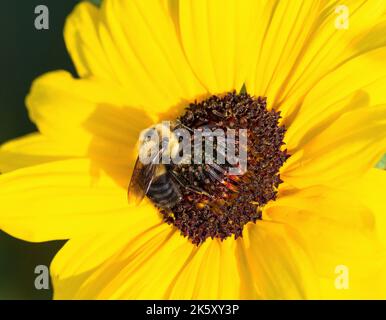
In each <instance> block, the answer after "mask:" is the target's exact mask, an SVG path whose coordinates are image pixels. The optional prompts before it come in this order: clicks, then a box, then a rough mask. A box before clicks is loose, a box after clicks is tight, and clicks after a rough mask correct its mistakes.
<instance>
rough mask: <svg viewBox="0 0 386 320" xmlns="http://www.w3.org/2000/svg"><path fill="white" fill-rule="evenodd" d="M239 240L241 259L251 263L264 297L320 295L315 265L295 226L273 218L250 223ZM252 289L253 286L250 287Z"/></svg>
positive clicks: (259, 295)
mask: <svg viewBox="0 0 386 320" xmlns="http://www.w3.org/2000/svg"><path fill="white" fill-rule="evenodd" d="M238 242H239V248H238V250H239V254H241V255H245V257H244V258H243V259H241V262H240V263H247V265H248V266H249V271H250V273H251V276H252V279H253V280H252V281H253V286H254V290H255V291H256V294H257V296H258V297H259V298H262V299H310V298H317V297H318V290H319V288H318V283H317V277H316V272H315V270H314V266H313V264H312V262H311V260H310V257H309V254H308V252H307V250H306V247H305V245H304V243H303V242H302V241H301V240H300V237H299V235H298V234H297V232H295V231H294V229H293V228H290V227H289V226H286V225H284V224H281V223H276V222H271V221H258V222H257V223H256V224H248V225H247V227H246V228H245V229H244V232H243V240H241V239H240V240H238ZM249 290H251V289H249Z"/></svg>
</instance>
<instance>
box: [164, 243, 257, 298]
mask: <svg viewBox="0 0 386 320" xmlns="http://www.w3.org/2000/svg"><path fill="white" fill-rule="evenodd" d="M236 250H237V247H236V244H235V241H234V239H232V238H230V239H227V240H225V241H222V242H220V240H218V239H214V240H206V241H205V242H204V243H203V244H202V245H201V246H200V247H199V248H196V249H195V251H194V252H193V254H192V256H191V257H190V259H189V261H187V262H186V264H185V265H184V267H183V268H182V269H181V272H180V273H179V274H178V276H177V277H176V278H175V279H174V281H173V283H172V285H171V286H170V290H169V292H168V295H167V298H170V299H239V298H241V295H242V294H244V295H245V296H247V295H249V292H241V290H242V283H243V281H244V273H243V271H242V270H240V268H239V266H238V261H237V256H236Z"/></svg>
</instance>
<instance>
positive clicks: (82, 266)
mask: <svg viewBox="0 0 386 320" xmlns="http://www.w3.org/2000/svg"><path fill="white" fill-rule="evenodd" d="M339 5H340V3H339V1H333V0H320V1H317V0H315V1H306V0H305V1H300V0H299V1H284V0H283V1H274V0H259V1H256V0H241V1H239V0H238V1H236V0H233V1H232V0H210V1H205V0H186V1H177V0H170V1H168V0H163V1H161V0H160V1H139V0H138V1H134V0H126V1H124V0H104V1H103V2H102V5H101V7H97V6H95V5H93V4H91V3H89V2H82V3H80V4H78V5H77V6H76V8H75V9H74V11H73V12H72V13H71V15H70V16H69V17H68V19H67V22H66V25H65V29H64V37H65V42H66V45H67V48H68V51H69V53H70V55H71V57H72V60H73V62H74V64H75V66H76V70H77V76H73V75H71V74H70V73H69V72H66V71H55V72H50V73H48V74H45V75H43V76H41V77H39V78H38V79H36V80H35V81H34V83H33V85H32V88H31V91H30V93H29V95H28V97H27V99H26V104H27V107H28V112H29V116H30V118H31V120H32V121H33V122H34V123H35V124H36V126H37V127H38V131H39V132H37V133H32V134H30V135H28V136H25V137H22V138H19V139H16V140H14V141H11V142H8V143H6V144H5V145H3V146H2V147H1V149H0V171H1V172H2V174H1V176H0V208H1V211H0V212H1V213H0V227H1V229H2V230H4V231H5V232H7V233H9V234H11V235H12V236H14V237H17V238H20V239H24V240H27V241H33V242H42V241H50V240H57V239H65V240H68V241H67V242H66V244H65V245H64V246H63V247H62V248H61V249H60V251H59V252H58V253H57V255H56V257H55V258H54V260H53V261H52V264H51V268H50V269H51V276H52V281H53V286H54V297H55V298H57V299H299V298H300V299H313V298H327V299H336V298H338V299H339V298H342V299H346V298H360V299H361V298H371V299H372V298H386V276H385V275H384V271H385V261H386V260H385V259H386V254H385V253H386V251H385V250H384V246H385V244H386V237H385V234H386V233H385V230H386V217H385V213H386V203H385V200H384V194H383V193H384V190H385V189H386V172H385V171H382V170H379V169H376V168H374V166H375V164H376V163H377V161H378V160H379V159H380V158H381V157H382V155H383V154H384V152H385V151H386V135H385V132H386V95H385V92H386V64H385V61H386V40H385V36H384V35H385V34H386V14H385V12H386V10H385V1H383V0H371V1H366V0H346V1H345V6H346V7H345V8H346V9H347V11H348V12H349V15H348V16H347V17H346V18H347V19H349V20H348V21H349V25H348V28H340V27H339V21H340V14H341V13H340V12H339V10H337V8H338V6H339ZM340 7H341V6H340ZM211 108H212V109H211ZM214 109H215V110H216V112H220V113H221V112H222V113H223V115H224V114H225V116H224V118H225V121H226V123H227V124H231V123H232V125H236V126H238V127H241V126H242V123H244V124H246V123H247V124H248V126H249V127H250V129H251V130H252V131H253V132H252V138H253V137H258V138H256V139H255V140H254V145H253V148H254V150H255V151H254V152H252V153H251V157H252V158H251V159H249V161H250V162H249V163H250V164H251V165H252V167H251V168H253V170H252V174H251V176H249V178H248V179H244V176H241V177H240V180H241V181H242V182H243V183H242V186H243V187H242V188H239V189H238V191H237V194H238V196H237V197H236V198H235V197H230V199H225V202H226V206H225V205H223V206H222V207H221V208H222V210H221V212H220V213H219V212H217V211H213V210H214V209H213V210H212V209H211V208H210V207H209V209H208V207H207V206H204V208H206V209H204V208H202V207H197V206H196V204H197V203H196V201H198V200H197V199H195V198H194V197H192V194H190V197H189V196H187V197H184V199H183V200H182V202H181V204H179V205H178V207H176V208H175V209H173V210H174V212H173V215H171V216H170V215H169V216H168V215H167V214H165V213H164V212H162V210H159V209H157V208H156V206H154V205H153V203H152V202H151V201H150V200H149V199H145V200H144V201H143V202H142V203H141V204H140V205H135V204H131V203H129V204H128V202H127V188H128V185H129V181H130V177H131V173H132V171H133V167H134V163H135V160H136V157H137V148H136V144H137V140H138V136H139V133H140V132H141V131H142V130H143V129H145V128H148V127H149V126H151V125H153V124H155V123H159V122H161V121H163V120H175V119H177V118H178V119H182V120H183V121H187V123H188V122H189V121H190V122H189V123H190V124H191V125H194V124H195V123H196V122H194V121H193V120H194V119H199V118H200V119H201V118H202V119H204V120H205V119H206V120H207V121H212V120H213V119H214V118H213V117H214V115H213V114H214V113H213V112H212V113H210V112H209V111H210V110H214ZM227 110H228V111H229V110H230V111H229V112H231V113H232V112H233V118H230V117H229V116H228V114H229V113H226V112H225V111H227ZM224 112H225V113H224ZM237 114H241V116H240V117H237V116H235V115H237ZM245 117H247V118H245ZM248 117H249V118H248ZM192 119H193V120H192ZM232 119H233V120H232ZM245 119H246V120H247V121H245ZM243 121H244V122H243ZM210 184H211V185H212V187H213V193H214V194H215V195H218V196H220V191H219V190H221V188H220V186H219V185H218V184H216V183H214V182H212V183H210ZM248 185H249V187H248ZM251 203H253V206H251V205H250V204H251ZM189 208H190V209H189ZM219 216H221V217H222V218H221V219H220V218H219ZM229 217H231V218H229ZM342 266H343V267H345V268H346V269H347V270H348V273H347V274H346V276H347V277H348V280H347V281H348V282H347V285H346V286H345V287H344V288H341V287H339V285H337V279H338V280H339V276H340V275H339V274H337V273H336V272H337V270H340V269H339V268H340V267H342Z"/></svg>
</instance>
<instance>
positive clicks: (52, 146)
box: [0, 133, 76, 173]
mask: <svg viewBox="0 0 386 320" xmlns="http://www.w3.org/2000/svg"><path fill="white" fill-rule="evenodd" d="M74 156H76V153H71V152H70V151H69V150H67V149H65V148H62V146H61V145H60V144H59V143H55V141H54V140H52V139H49V138H47V137H45V136H43V135H42V134H39V133H33V134H29V135H26V136H24V137H21V138H18V139H14V140H12V141H9V142H7V143H5V144H3V145H2V146H1V147H0V172H1V173H5V172H8V171H13V170H16V169H19V168H24V167H28V166H32V165H36V164H41V163H45V162H51V161H57V160H64V159H66V158H70V157H74Z"/></svg>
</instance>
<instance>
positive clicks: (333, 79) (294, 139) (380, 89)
mask: <svg viewBox="0 0 386 320" xmlns="http://www.w3.org/2000/svg"><path fill="white" fill-rule="evenodd" d="M385 31H386V29H385ZM385 59H386V47H383V48H381V49H378V50H373V51H372V52H370V53H367V54H363V55H361V56H359V57H357V58H355V59H352V60H350V61H349V62H347V63H346V64H344V65H343V66H341V67H340V68H338V69H336V70H335V71H334V72H332V73H330V74H329V75H327V76H326V77H324V78H323V79H322V80H321V81H319V82H318V84H317V85H316V86H315V87H314V88H312V90H311V91H310V92H309V93H308V94H307V95H306V97H305V99H304V102H303V103H302V105H301V108H300V110H299V112H298V113H297V114H296V117H295V118H294V119H293V120H292V121H291V120H290V119H286V121H285V122H286V123H287V124H288V125H289V128H288V131H287V133H286V141H287V147H288V149H289V150H290V151H292V150H296V149H299V148H301V147H302V146H303V145H304V144H306V143H307V142H308V141H310V140H311V139H312V138H313V137H314V136H316V135H317V134H318V133H320V132H321V131H323V130H324V129H325V128H326V127H328V126H329V125H330V124H331V123H332V122H334V121H335V120H336V119H338V118H339V117H340V116H341V115H342V114H344V113H345V112H348V111H353V110H355V109H358V108H365V107H369V106H374V105H377V104H385V103H386V98H385V94H384V92H385V90H386V67H385V64H384V61H385Z"/></svg>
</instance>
